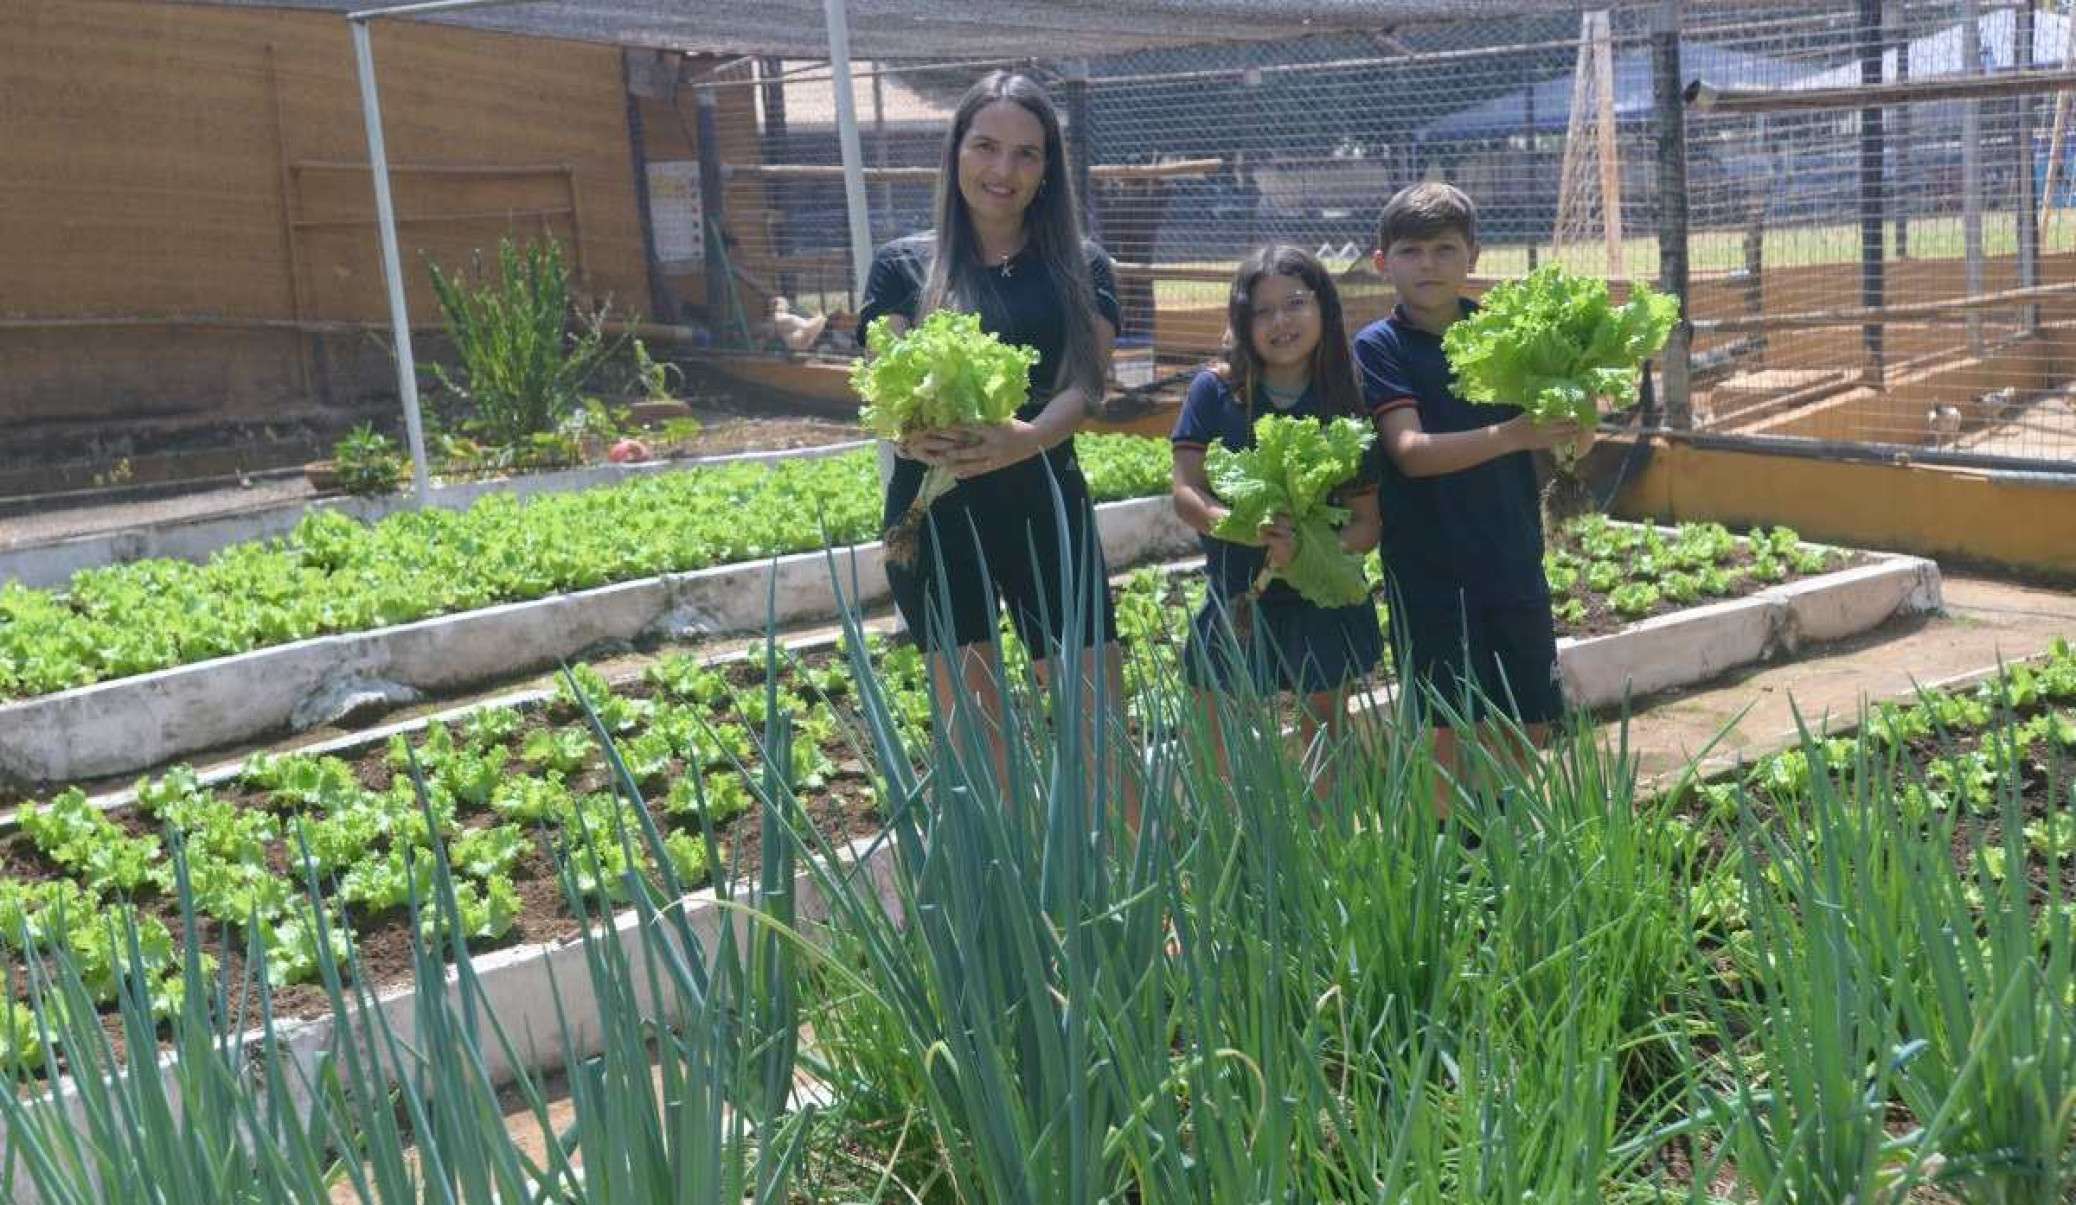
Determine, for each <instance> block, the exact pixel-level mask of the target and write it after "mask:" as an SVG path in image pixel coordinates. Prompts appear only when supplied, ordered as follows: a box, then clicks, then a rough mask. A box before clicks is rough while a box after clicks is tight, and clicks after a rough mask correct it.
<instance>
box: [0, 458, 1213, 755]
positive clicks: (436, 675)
mask: <svg viewBox="0 0 2076 1205" xmlns="http://www.w3.org/2000/svg"><path fill="white" fill-rule="evenodd" d="M1096 519H1097V528H1098V531H1099V532H1100V533H1101V537H1102V542H1103V550H1104V554H1105V557H1106V558H1107V559H1108V561H1109V563H1110V564H1111V565H1112V566H1113V567H1117V568H1124V567H1127V566H1131V565H1137V564H1140V563H1142V562H1144V561H1146V560H1149V559H1154V558H1159V557H1166V556H1171V555H1178V554H1180V553H1183V552H1185V551H1187V550H1189V549H1191V548H1194V547H1195V544H1196V539H1197V537H1196V533H1195V532H1194V531H1191V530H1190V529H1189V528H1188V527H1186V526H1184V525H1183V523H1182V521H1181V520H1180V519H1178V518H1176V517H1175V512H1174V508H1173V506H1172V505H1171V503H1170V501H1169V499H1168V498H1167V497H1166V496H1165V495H1155V496H1149V497H1145V498H1133V499H1129V500H1126V501H1122V502H1109V503H1104V504H1103V505H1101V506H1098V507H1097V508H1096ZM884 555H885V554H884V549H882V548H881V546H880V545H879V543H877V542H873V543H868V544H857V545H851V546H849V547H845V548H837V549H824V550H821V551H816V552H804V553H795V554H793V555H790V556H782V557H778V558H775V559H773V560H769V561H756V562H741V563H737V564H733V565H717V566H713V567H711V568H707V569H701V570H696V571H693V572H689V573H672V574H664V575H662V576H659V577H651V578H644V579H640V580H637V581H631V582H620V583H617V584H614V585H610V586H600V587H597V588H595V589H591V590H582V591H578V592H575V593H571V594H557V595H551V596H549V597H547V598H541V599H535V600H532V601H530V602H517V603H505V604H501V605H499V606H494V607H486V608H482V609H480V610H475V611H464V612H459V613H456V614H453V615H444V616H438V617H435V618H431V619H424V620H419V621H417V622H414V623H408V624H399V625H397V626H394V627H388V628H378V629H375V630H373V631H367V632H349V633H340V634H337V635H330V636H319V637H315V638H313V639H309V640H301V641H296V642H294V643H291V644H283V645H275V646H273V647H270V648H264V649H255V650H253V651H251V652H248V653H240V654H237V655H235V656H230V657H220V658H216V659H214V660H210V661H201V662H196V663H194V664H191V665H183V666H176V667H174V668H172V669H166V670H158V671H154V672H152V673H147V674H138V675H134V676H132V677H127V678H117V679H112V680H110V681H107V682H97V683H95V684H93V685H91V686H82V687H77V688H74V689H72V690H67V691H60V692H58V693H55V694H49V695H39V696H37V697H35V698H29V699H21V700H17V701H15V702H12V703H6V704H0V781H9V780H11V781H14V782H17V783H20V784H24V785H27V786H31V787H35V786H39V785H50V784H56V783H64V782H72V781H79V780H85V779H94V778H104V777H108V776H111V775H117V774H129V773H135V772H138V771H142V770H146V769H149V768H151V767H153V766H158V765H164V764H166V763H169V762H172V761H174V760H176V759H178V758H181V757H184V756H188V755H190V754H194V753H199V752H202V751H205V750H209V749H215V748H221V747H223V746H227V745H232V744H236V743H239V742H242V741H249V740H252V739H255V738H257V737H262V736H265V735H267V734H268V733H273V732H279V731H283V730H285V729H299V728H308V727H313V726H315V725H316V724H319V723H323V722H326V721H327V720H329V719H332V718H335V716H336V715H337V714H338V711H337V710H336V708H337V706H338V705H339V703H340V700H341V699H342V698H345V697H349V696H352V695H355V694H357V693H358V694H372V695H374V696H377V697H380V698H382V699H384V700H385V701H386V702H389V703H400V702H407V701H411V700H412V699H413V698H414V697H415V696H418V695H422V694H436V693H441V692H447V691H455V690H460V689H464V688H466V687H470V686H475V685H480V684H482V683H485V682H494V681H496V680H498V679H500V678H508V677H510V676H512V675H513V674H515V673H521V672H528V671H532V670H538V669H542V668H546V667H549V666H553V665H555V664H556V663H557V662H558V661H560V660H563V659H566V658H570V657H573V656H575V655H577V654H578V653H580V652H581V651H582V650H584V649H588V648H592V647H594V646H597V645H600V644H603V643H607V642H612V641H632V640H638V639H643V638H651V637H661V638H686V637H691V636H701V635H714V634H721V633H728V632H742V633H758V632H763V631H766V630H768V627H769V625H771V624H772V623H774V622H775V623H776V625H777V626H778V627H781V628H783V627H787V626H791V625H793V624H797V623H801V622H806V621H811V620H816V619H824V618H829V617H833V616H835V615H837V614H839V613H840V611H841V609H842V607H843V606H845V605H849V606H854V607H868V606H871V605H874V604H876V603H879V602H881V601H883V600H884V599H886V598H887V579H886V567H885V562H884ZM774 591H775V594H774ZM774 602H775V606H776V610H775V612H773V611H772V610H770V608H769V607H768V605H767V604H770V603H774Z"/></svg>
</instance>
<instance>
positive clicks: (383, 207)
mask: <svg viewBox="0 0 2076 1205" xmlns="http://www.w3.org/2000/svg"><path fill="white" fill-rule="evenodd" d="M351 24H352V28H353V58H354V62H355V63H356V65H357V66H358V67H359V69H360V112H361V118H362V120H363V121H365V122H366V123H367V128H368V166H369V167H370V168H372V169H373V171H372V174H373V176H374V177H375V225H376V228H377V229H378V230H379V231H380V232H381V235H382V280H383V283H384V284H386V285H388V286H389V325H390V332H391V335H392V337H393V338H394V339H395V340H396V391H397V393H398V395H399V396H401V397H402V398H403V400H404V431H405V434H406V435H407V436H408V437H409V439H410V444H411V481H412V484H413V486H414V487H415V488H416V490H417V495H418V504H419V505H420V506H424V505H425V503H426V501H427V499H428V498H429V497H430V496H431V492H432V483H431V481H430V480H429V478H428V474H427V473H426V469H425V426H424V423H423V422H422V420H421V419H420V418H419V415H418V364H417V361H416V360H415V359H414V358H413V357H412V354H411V315H410V312H409V311H408V310H406V309H405V308H404V271H403V267H402V264H401V261H400V257H399V256H398V254H397V249H396V210H395V208H394V206H392V205H391V203H390V199H389V151H388V149H387V148H386V147H385V146H384V145H383V142H382V101H381V98H380V97H379V96H378V95H377V94H376V91H375V48H374V44H373V43H372V42H371V41H370V40H369V38H368V23H367V22H366V21H365V20H360V21H354V22H352V23H351Z"/></svg>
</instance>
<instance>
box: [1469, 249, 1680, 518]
mask: <svg viewBox="0 0 2076 1205" xmlns="http://www.w3.org/2000/svg"><path fill="white" fill-rule="evenodd" d="M1679 317H1680V306H1679V301H1678V300H1677V299H1675V298H1672V297H1669V296H1666V295H1665V294H1663V293H1659V292H1655V291H1654V290H1652V289H1651V288H1650V287H1649V286H1646V285H1643V284H1637V285H1634V286H1632V287H1631V289H1630V293H1629V301H1628V302H1627V303H1626V304H1624V305H1620V306H1617V305H1615V304H1614V302H1613V301H1612V300H1611V299H1610V298H1609V296H1608V285H1607V282H1606V281H1605V280H1600V279H1597V278H1594V277H1587V276H1575V275H1573V274H1572V273H1570V272H1567V271H1565V269H1564V268H1563V266H1562V265H1559V264H1554V263H1553V264H1545V265H1543V266H1542V267H1540V268H1538V269H1536V270H1535V271H1533V272H1531V273H1529V274H1528V275H1527V276H1525V277H1522V278H1521V279H1519V280H1510V281H1506V282H1504V283H1502V284H1498V285H1495V286H1493V287H1492V289H1491V290H1490V291H1489V292H1487V293H1486V294H1485V296H1484V298H1483V299H1482V302H1481V304H1480V306H1479V308H1478V311H1477V312H1476V313H1474V314H1471V315H1470V316H1469V317H1467V318H1464V319H1463V320H1462V321H1460V322H1457V323H1454V324H1452V325H1451V326H1450V327H1449V330H1448V333H1447V334H1445V335H1444V336H1443V337H1442V350H1443V351H1444V352H1446V353H1447V354H1448V357H1449V366H1450V368H1452V369H1453V370H1454V371H1455V374H1456V391H1457V392H1458V393H1459V394H1461V395H1462V396H1463V398H1464V399H1465V400H1467V401H1472V402H1487V403H1494V404H1498V405H1505V406H1519V407H1520V408H1521V409H1522V411H1523V412H1524V413H1526V414H1527V415H1528V416H1529V418H1530V419H1532V420H1534V421H1535V422H1538V423H1549V422H1558V421H1562V420H1565V419H1571V420H1574V421H1576V422H1578V423H1580V424H1581V425H1584V426H1589V427H1590V426H1592V425H1593V424H1594V423H1596V422H1598V421H1599V414H1598V413H1597V412H1596V409H1595V399H1596V398H1608V399H1610V400H1611V401H1613V402H1614V404H1615V408H1616V409H1621V408H1623V407H1625V406H1629V405H1633V404H1634V403H1635V401H1636V391H1637V378H1638V373H1639V370H1640V369H1641V368H1642V367H1643V363H1644V361H1646V360H1648V359H1650V358H1651V357H1652V356H1654V355H1656V354H1657V353H1658V351H1659V349H1661V348H1663V347H1664V346H1665V341H1666V339H1668V338H1669V337H1671V335H1672V328H1673V326H1674V324H1676V323H1677V322H1678V321H1679ZM1556 458H1557V475H1556V477H1555V478H1554V479H1553V480H1552V481H1551V482H1550V488H1549V491H1548V492H1547V493H1546V494H1545V495H1544V499H1543V505H1544V527H1545V530H1547V531H1549V532H1550V533H1552V534H1555V533H1556V532H1557V531H1558V530H1559V529H1560V527H1561V524H1562V523H1563V521H1564V520H1566V519H1570V518H1573V517H1576V516H1577V515H1579V514H1582V513H1584V512H1585V511H1586V510H1589V509H1591V499H1590V498H1589V497H1588V496H1587V493H1586V490H1585V487H1584V485H1583V483H1581V482H1580V481H1579V478H1578V474H1577V467H1578V466H1577V463H1576V460H1575V458H1574V457H1572V456H1571V455H1570V453H1569V450H1568V449H1559V450H1558V452H1557V454H1556Z"/></svg>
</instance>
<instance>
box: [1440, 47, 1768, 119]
mask: <svg viewBox="0 0 2076 1205" xmlns="http://www.w3.org/2000/svg"><path fill="white" fill-rule="evenodd" d="M1613 60H1614V61H1613V64H1612V65H1613V68H1614V76H1615V89H1614V91H1615V120H1616V121H1617V122H1646V121H1650V120H1651V119H1652V116H1653V111H1654V107H1655V105H1656V102H1655V100H1654V99H1653V98H1652V92H1651V52H1650V49H1649V48H1648V47H1641V46H1638V47H1630V48H1627V49H1623V50H1619V51H1617V52H1616V53H1615V54H1614V56H1613ZM1806 70H1807V68H1805V67H1801V66H1799V65H1798V64H1795V63H1790V62H1785V61H1782V60H1780V59H1771V58H1767V57H1765V56H1763V55H1756V54H1745V53H1743V52H1742V51H1737V50H1729V49H1726V48H1724V47H1721V46H1715V45H1711V44H1709V43H1707V42H1685V43H1683V44H1682V45H1681V46H1680V73H1681V74H1682V75H1684V76H1685V77H1686V78H1687V79H1689V80H1691V79H1696V78H1699V79H1704V80H1707V81H1708V82H1709V83H1711V84H1716V83H1734V84H1736V85H1737V86H1739V87H1747V88H1778V87H1784V86H1786V85H1788V84H1789V83H1790V81H1792V80H1794V79H1795V78H1796V77H1798V76H1800V75H1801V74H1803V73H1804V72H1805V71H1806ZM1572 80H1573V73H1572V72H1570V71H1566V72H1565V73H1564V74H1562V75H1556V76H1552V77H1550V78H1549V79H1545V80H1543V81H1542V82H1540V83H1537V84H1534V85H1531V86H1530V87H1526V88H1517V89H1515V90H1514V91H1512V92H1509V93H1506V94H1505V95H1503V96H1495V97H1493V98H1492V99H1491V100H1488V101H1485V102H1484V103H1482V104H1477V105H1472V106H1470V107H1469V108H1465V109H1458V110H1457V111H1456V112H1454V113H1450V114H1448V115H1446V116H1443V117H1439V118H1436V119H1435V120H1434V121H1432V122H1429V123H1428V124H1427V125H1425V126H1422V127H1421V128H1420V132H1419V136H1420V138H1421V139H1423V140H1425V141H1429V142H1436V141H1468V140H1473V139H1484V138H1507V137H1510V136H1512V135H1515V134H1519V133H1521V132H1523V131H1524V130H1526V129H1527V128H1528V123H1529V112H1530V109H1531V107H1532V108H1533V110H1534V115H1535V132H1536V133H1538V134H1549V133H1557V134H1561V133H1563V132H1564V130H1565V128H1566V126H1567V125H1569V124H1570V121H1571V93H1572ZM1682 82H1684V81H1682ZM1531 98H1533V102H1534V103H1533V105H1532V106H1531V104H1530V99H1531Z"/></svg>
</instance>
